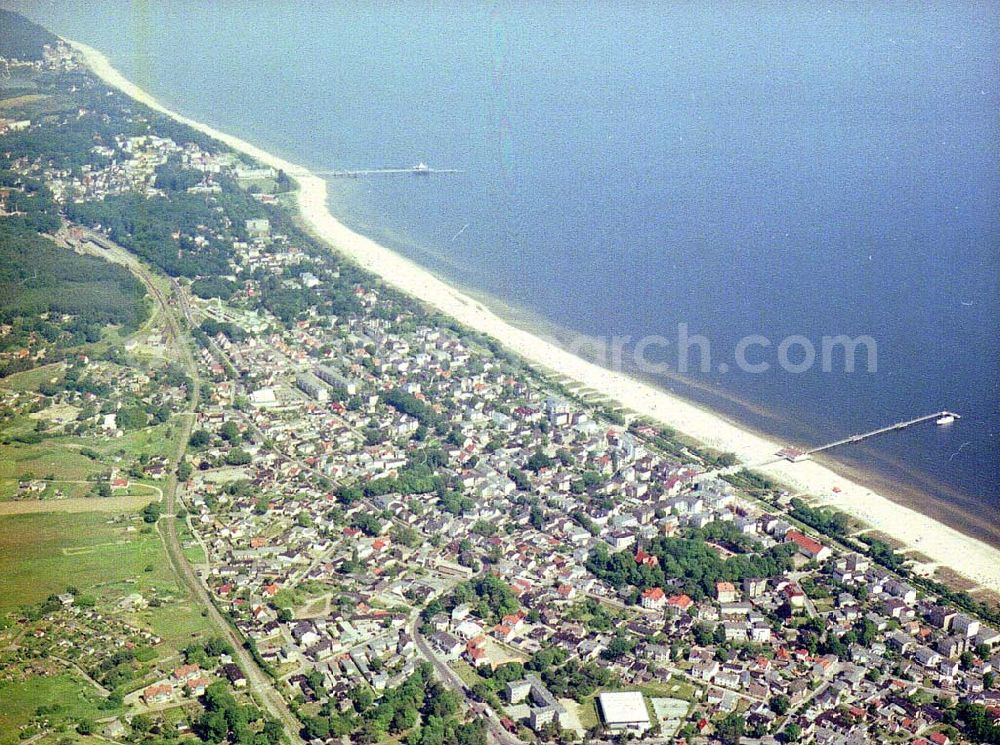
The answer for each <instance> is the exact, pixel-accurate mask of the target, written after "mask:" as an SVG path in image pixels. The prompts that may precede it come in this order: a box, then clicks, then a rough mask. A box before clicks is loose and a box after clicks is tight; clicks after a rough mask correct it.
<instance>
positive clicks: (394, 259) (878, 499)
mask: <svg viewBox="0 0 1000 745" xmlns="http://www.w3.org/2000/svg"><path fill="white" fill-rule="evenodd" d="M66 41H67V43H69V44H71V45H72V46H73V47H74V48H75V49H76V50H77V51H79V52H80V53H81V54H82V55H83V56H84V58H85V60H86V62H87V65H88V66H89V67H90V69H91V71H93V73H94V74H95V75H97V76H98V77H99V78H100V79H101V80H103V81H104V82H105V83H106V84H107V85H108V86H110V87H112V88H116V89H118V90H120V91H121V92H122V93H124V94H125V95H127V96H129V97H131V98H133V99H135V100H137V101H139V102H140V103H143V104H145V105H146V106H148V107H149V108H151V109H154V110H156V111H158V112H160V113H162V114H165V115H167V116H170V117H172V118H173V119H175V120H177V121H179V122H181V123H183V124H186V125H188V126H190V127H192V128H193V129H196V130H198V131H200V132H202V133H204V134H206V135H208V136H210V137H213V138H215V139H217V140H219V141H220V142H222V143H224V144H225V145H227V146H229V147H231V148H233V149H234V150H237V151H239V152H241V153H243V154H245V155H247V156H249V157H251V158H254V159H256V160H258V161H260V162H262V163H265V164H267V165H269V166H271V167H273V168H276V169H280V170H283V171H285V173H287V174H288V176H290V177H291V178H293V179H294V180H295V181H296V182H297V184H298V187H299V188H298V191H297V193H296V201H297V204H298V210H299V216H300V217H301V218H302V220H303V221H304V222H305V223H306V224H307V225H308V226H309V228H310V229H311V231H312V232H313V233H314V234H315V235H316V236H317V237H318V238H319V239H320V240H322V241H323V242H324V243H326V244H327V245H328V246H329V247H330V248H331V249H332V250H334V251H336V252H338V253H340V254H341V255H343V256H344V257H345V258H347V259H349V260H351V261H353V262H354V263H356V264H357V265H359V266H360V267H362V268H364V269H365V270H367V271H369V272H371V273H372V274H374V275H377V276H379V277H380V278H381V279H382V280H383V281H385V282H386V283H387V284H389V285H392V286H393V287H395V288H396V289H398V290H400V291H402V292H404V293H406V294H409V295H411V296H413V297H415V298H416V299H418V300H420V301H422V302H424V303H426V304H427V305H429V306H430V307H432V308H434V309H435V310H437V311H439V312H441V313H444V314H445V315H448V316H451V317H452V318H454V319H455V320H457V321H458V322H459V323H461V324H463V325H464V326H467V327H468V328H470V329H473V330H475V331H478V332H480V333H484V334H486V335H488V336H491V337H493V338H495V339H497V340H501V343H502V344H503V345H504V346H505V347H506V348H508V349H509V350H510V351H512V352H513V353H515V354H517V355H519V356H520V357H522V358H523V359H525V360H526V361H527V362H528V363H529V364H532V365H534V366H536V367H539V368H540V369H542V370H548V371H552V372H554V373H556V374H558V375H561V376H564V377H566V378H570V379H572V380H574V381H575V382H576V383H578V384H579V385H581V386H583V387H586V388H592V389H595V390H597V391H599V392H600V393H601V394H603V395H604V396H606V397H607V398H608V399H611V400H613V401H615V402H617V403H618V404H620V405H621V406H623V407H625V408H627V409H631V410H633V411H635V412H639V413H641V414H642V415H644V416H647V417H649V418H651V419H654V420H656V421H657V422H660V423H662V424H664V425H666V426H669V427H671V428H673V429H675V430H677V431H678V432H680V433H683V434H685V435H687V436H689V437H691V438H693V439H695V440H698V441H700V442H702V443H704V444H705V445H706V446H708V447H711V448H714V449H717V450H722V451H730V452H733V453H735V454H736V456H737V457H738V458H739V460H740V461H741V462H742V463H747V464H755V463H761V462H766V461H770V460H773V459H774V454H775V452H776V451H777V450H778V449H779V448H780V447H781V445H780V444H779V443H778V442H775V441H773V440H770V439H768V438H767V437H765V436H762V435H760V434H757V433H755V432H752V431H749V430H747V429H744V428H742V427H740V426H738V425H736V424H734V423H732V422H730V421H729V420H728V419H727V418H725V417H724V416H721V415H717V414H715V413H713V412H710V411H708V410H705V409H702V408H701V407H699V406H698V405H695V404H693V403H690V402H688V401H686V400H683V399H681V398H679V397H677V396H675V395H673V394H671V393H669V392H667V391H665V390H662V389H660V388H656V387H653V386H652V385H650V384H648V383H644V382H641V381H640V380H638V379H635V378H631V377H629V376H627V375H626V374H624V373H620V372H614V371H611V370H608V369H605V368H603V367H599V366H598V365H596V364H593V363H590V362H587V361H586V360H584V359H582V358H580V357H577V356H575V355H573V354H572V353H570V352H568V351H566V350H564V349H562V348H560V347H558V346H556V345H555V344H553V343H551V342H549V341H547V340H545V339H543V338H540V337H539V336H537V335H535V334H533V333H531V332H529V331H526V330H525V329H523V328H520V327H518V326H516V325H513V324H511V323H510V322H508V321H506V320H504V319H503V318H501V317H500V316H499V315H497V314H496V313H494V312H493V311H491V310H489V309H488V308H487V307H486V306H484V305H483V304H482V303H481V302H480V301H478V300H475V299H474V298H472V297H469V296H468V295H466V294H464V293H462V292H460V291H459V290H457V289H455V288H454V287H452V286H451V285H449V284H447V283H445V282H444V281H442V280H441V279H439V278H437V277H436V276H435V275H433V274H432V273H430V272H429V271H428V270H426V269H424V268H422V267H420V266H419V265H417V264H415V263H414V262H412V261H410V260H409V259H407V258H405V257H403V256H401V255H399V254H396V253H394V252H392V251H390V250H389V249H387V248H385V247H384V246H382V245H380V244H378V243H376V242H375V241H373V240H372V239H370V238H367V237H365V236H363V235H359V234H358V233H355V232H354V231H352V230H351V229H350V228H348V227H347V226H345V225H344V224H343V223H341V222H340V221H338V220H337V219H336V218H335V217H334V216H333V215H332V214H331V213H330V212H329V209H328V208H327V183H326V181H325V180H324V179H322V178H320V177H318V176H315V175H313V174H312V173H311V172H310V171H308V170H307V169H305V168H303V167H301V166H297V165H295V164H293V163H290V162H289V161H286V160H284V159H282V158H279V157H277V156H275V155H272V154H270V153H268V152H266V151H264V150H262V149H261V148H259V147H257V146H255V145H252V144H250V143H248V142H246V141H244V140H241V139H239V138H237V137H234V136H232V135H228V134H226V133H224V132H220V131H218V130H216V129H214V128H213V127H210V126H208V125H205V124H202V123H200V122H197V121H194V120H192V119H189V118H187V117H185V116H183V115H181V114H178V113H176V112H174V111H171V110H169V109H167V108H166V107H164V106H163V105H161V104H160V103H159V102H158V101H157V100H156V99H155V98H154V97H153V96H151V95H150V94H149V93H147V92H146V91H144V90H143V89H141V88H140V87H139V86H137V85H135V84H134V83H132V82H131V81H129V80H127V79H126V78H125V77H124V76H122V75H121V73H119V72H118V71H117V70H116V69H115V68H114V67H113V66H112V64H111V62H110V61H109V60H108V59H107V57H105V56H104V55H103V54H102V53H101V52H99V51H97V50H95V49H93V48H91V47H89V46H87V45H85V44H81V43H78V42H74V41H71V40H68V39H67V40H66ZM754 470H757V471H759V472H761V473H763V474H766V475H767V476H769V477H771V478H773V479H774V480H776V481H779V482H781V483H782V484H783V485H785V486H786V487H787V488H788V489H790V490H791V491H792V493H803V494H805V495H809V496H811V497H814V498H815V499H816V500H817V501H818V502H820V503H822V504H823V505H827V506H830V507H834V508H836V509H839V510H841V511H843V512H845V513H847V514H848V515H850V516H851V517H853V518H855V519H856V520H858V521H859V522H861V523H864V524H865V525H866V526H868V527H869V528H871V529H872V530H874V531H877V532H879V533H884V534H886V535H889V536H891V537H892V538H893V539H895V540H897V541H899V542H900V543H902V544H904V546H905V548H906V549H912V550H913V551H916V552H918V553H920V554H922V555H923V556H926V557H927V558H928V559H929V560H930V562H932V564H933V565H940V566H942V567H948V568H949V569H951V570H952V571H953V572H955V573H957V574H960V575H961V576H962V577H965V578H966V579H968V580H970V581H971V582H973V583H975V584H976V585H979V586H981V587H982V588H984V589H988V590H990V591H993V592H996V593H1000V570H998V569H997V567H1000V550H998V549H996V548H994V547H992V546H989V545H988V544H986V543H984V542H983V541H980V540H978V539H976V538H973V537H971V536H968V535H965V534H963V533H961V532H959V531H958V530H956V529H954V528H951V527H949V526H947V525H944V524H942V523H940V522H938V521H936V520H934V519H932V518H930V517H928V516H927V515H924V514H922V513H920V512H917V511H916V510H914V509H912V508H910V507H907V506H904V505H902V504H899V503H897V502H895V501H893V500H891V499H889V498H888V497H884V496H882V495H879V494H877V493H875V492H874V491H873V490H871V489H869V488H868V487H866V486H864V485H862V484H858V483H856V482H854V481H851V480H849V479H848V478H846V477H844V476H841V475H838V474H837V473H835V472H834V471H833V470H831V469H830V468H828V467H826V466H824V465H822V464H820V463H818V462H816V461H805V462H801V463H794V464H793V463H789V462H787V461H781V462H776V463H771V464H769V465H766V466H754ZM834 488H836V489H838V490H839V491H838V492H834V491H833V490H834ZM923 566H926V565H923Z"/></svg>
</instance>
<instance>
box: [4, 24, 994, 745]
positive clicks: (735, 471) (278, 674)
mask: <svg viewBox="0 0 1000 745" xmlns="http://www.w3.org/2000/svg"><path fill="white" fill-rule="evenodd" d="M11 17H12V16H11ZM0 52H3V48H2V47H0ZM4 56H5V59H4V60H3V62H4V64H5V66H6V68H7V69H8V70H10V71H12V73H13V76H14V77H13V79H14V80H16V81H20V83H18V85H16V86H12V84H11V83H10V82H9V81H6V82H0V155H2V158H0V175H2V176H3V179H2V184H0V223H5V222H6V223H8V224H9V226H10V227H9V228H6V227H5V229H9V230H11V231H14V230H15V227H16V229H17V230H19V231H22V232H23V231H25V230H27V229H29V228H30V232H31V233H32V239H37V238H38V236H42V237H43V239H44V240H45V241H47V242H48V243H50V244H51V250H53V251H56V250H58V251H61V252H64V253H65V255H66V256H72V257H77V258H82V257H86V259H87V260H88V261H96V262H98V263H106V264H107V265H108V266H113V267H115V268H116V270H117V271H119V272H121V273H122V274H123V275H125V274H126V272H127V274H128V276H124V277H117V278H116V279H115V281H116V282H118V283H119V285H120V286H121V287H123V288H125V289H123V290H122V297H123V298H132V296H133V295H134V294H135V293H137V292H138V293H142V294H144V295H145V299H144V300H142V302H141V303H139V305H141V306H142V307H141V308H140V309H137V310H136V311H135V312H134V313H133V314H132V315H130V316H129V318H128V319H120V320H118V321H117V322H105V321H104V320H103V317H101V319H102V320H90V321H88V324H87V326H86V327H85V328H84V327H83V326H81V324H80V323H79V320H80V317H81V316H82V315H83V314H82V313H81V312H69V310H68V309H67V308H56V307H53V309H51V310H47V311H46V313H45V314H44V317H43V318H42V319H41V321H42V322H43V323H42V324H37V325H32V324H29V323H28V322H27V320H26V314H25V312H23V311H18V309H17V308H12V309H11V310H9V311H8V310H7V309H6V308H5V311H4V312H5V315H4V317H3V319H2V325H0V363H2V364H3V365H4V368H3V369H4V371H5V374H4V377H3V378H0V404H2V409H0V428H2V431H0V434H2V440H3V442H2V448H3V450H2V451H0V459H2V460H3V461H4V463H5V464H7V463H9V464H10V465H9V466H8V465H4V469H3V472H2V475H3V479H4V486H3V492H2V495H0V507H6V506H9V507H10V510H9V512H8V511H4V510H0V536H3V537H2V538H0V541H2V545H3V546H4V548H3V550H2V553H3V554H4V555H5V556H7V558H4V559H3V564H4V572H5V576H9V577H12V578H17V582H19V583H23V585H24V587H31V591H32V592H36V591H37V593H38V599H37V601H34V600H33V601H32V602H15V601H16V600H17V598H16V597H8V598H6V600H5V603H4V605H3V606H2V607H0V614H3V622H2V623H0V709H4V708H5V704H4V701H5V700H7V701H8V702H13V701H15V700H16V701H17V702H18V703H17V706H14V705H13V703H12V704H11V705H10V706H9V708H8V711H7V712H3V713H0V743H2V744H3V745H6V743H8V742H9V743H15V742H25V743H34V742H44V743H57V742H58V743H62V742H74V741H81V742H94V743H96V742H97V741H98V740H100V741H102V742H122V743H124V742H136V743H138V742H156V743H160V742H187V743H195V742H210V743H220V742H230V743H254V744H255V745H277V743H280V742H308V743H310V745H325V744H327V743H330V744H332V743H348V742H363V743H374V742H394V743H398V742H404V741H405V742H406V743H407V744H408V745H437V744H439V743H460V744H462V745H473V743H475V744H477V745H479V744H481V743H487V742H489V743H500V744H501V745H516V744H517V743H530V742H571V741H580V742H625V741H628V740H636V741H646V742H656V743H689V744H692V745H693V744H694V743H717V742H721V743H727V744H730V745H735V744H737V743H739V744H743V745H752V744H753V743H778V742H802V743H819V744H820V745H840V744H845V745H846V744H853V743H868V742H885V743H914V744H918V743H919V744H921V745H922V744H923V743H934V745H948V744H949V743H976V742H998V741H1000V740H998V737H1000V686H998V685H997V679H996V674H995V670H994V668H995V667H997V666H1000V630H998V629H1000V610H998V608H997V605H996V603H995V600H994V599H990V598H985V599H984V598H982V597H981V596H977V595H975V594H974V593H969V592H965V591H963V590H962V589H961V588H959V589H955V588H953V587H951V586H950V585H949V584H947V583H946V582H944V581H942V579H941V578H938V577H933V576H927V574H926V573H925V572H914V571H912V569H913V567H912V562H911V561H910V560H909V559H908V558H907V556H906V555H905V554H903V553H900V552H897V551H895V550H894V548H893V546H892V544H891V539H890V537H889V536H882V535H877V534H872V533H871V532H870V531H866V530H865V528H864V526H861V525H858V524H856V523H855V522H854V521H853V520H851V519H849V518H847V516H846V515H844V514H842V513H838V512H836V511H834V510H831V509H828V508H824V507H820V506H817V505H816V504H814V503H812V502H811V501H810V499H809V498H808V496H807V495H803V494H792V493H789V492H788V491H787V490H786V489H785V488H783V487H782V485H781V484H778V483H774V482H772V481H771V480H769V479H767V478H765V477H763V476H760V475H759V474H756V473H754V472H752V471H749V470H745V469H741V468H740V467H739V464H738V463H736V460H735V458H734V457H733V456H732V454H730V453H725V452H718V451H715V450H712V449H709V448H706V447H704V446H701V445H700V444H699V443H697V442H694V441H692V440H689V439H687V438H685V437H684V436H683V435H681V434H679V433H676V432H674V431H672V430H670V429H668V428H665V427H663V426H661V425H658V424H657V423H656V422H655V421H653V420H651V419H650V418H648V417H645V416H644V415H643V412H635V411H628V410H625V409H623V408H621V407H619V406H617V405H615V404H614V403H613V402H610V401H609V400H607V399H605V398H603V397H602V396H601V395H600V394H599V393H598V392H596V391H590V390H587V389H584V388H582V387H580V386H577V385H574V384H573V383H572V381H569V380H565V379H563V378H561V377H559V376H557V375H554V374H552V373H550V372H548V371H546V370H544V369H540V368H538V367H536V366H532V365H529V364H527V363H526V362H525V361H523V360H521V359H520V358H518V357H516V356H515V355H513V354H511V353H509V352H508V351H507V350H506V349H505V348H504V347H503V346H502V345H501V344H500V343H498V342H497V341H495V340H493V339H491V338H489V337H486V336H484V335H481V334H477V333H475V332H472V331H470V330H469V329H466V328H463V327H462V326H460V325H459V324H457V323H455V322H453V321H450V320H449V319H448V318H446V317H443V316H441V315H440V314H437V313H434V312H432V311H430V310H429V309H427V308H425V307H424V306H422V305H421V304H419V303H418V302H417V301H415V300H413V299H412V298H409V297H407V296H405V295H403V294H401V293H400V292H398V291H396V290H394V289H392V288H391V287H389V286H387V285H386V284H385V283H383V282H381V281H379V280H378V279H377V278H375V277H373V276H371V275H369V274H367V273H366V272H364V271H362V270H360V269H359V268H357V267H356V266H354V265H352V264H351V263H349V262H348V261H345V260H344V259H342V258H341V257H340V256H338V255H337V254H336V253H333V252H331V251H329V250H328V249H327V248H326V247H325V246H324V245H322V244H321V243H320V242H318V241H317V240H316V239H315V238H313V237H312V236H311V235H310V234H309V233H308V232H307V231H306V230H304V229H303V228H302V226H301V225H300V224H298V223H297V222H296V221H295V219H294V217H293V214H294V207H293V200H294V189H295V186H294V182H293V180H292V179H291V178H290V177H289V176H288V175H287V174H286V173H284V172H282V171H280V170H278V169H274V168H271V167H268V166H265V165H261V164H259V163H256V162H252V161H251V160H250V159H248V158H247V157H245V156H242V155H239V154H237V153H235V152H233V151H231V150H230V149H228V148H226V147H225V146H223V145H221V144H220V143H218V142H215V141H213V140H211V139H210V138H206V137H204V136H203V135H201V134H199V133H195V132H193V131H192V130H188V129H187V128H185V127H184V126H183V125H180V124H177V123H174V122H169V120H167V119H166V118H165V117H162V116H160V115H154V114H152V113H151V112H150V111H148V110H146V109H145V108H144V107H142V106H141V105H139V104H136V103H134V102H132V101H130V100H129V99H127V98H126V97H125V96H123V95H122V94H121V93H118V92H116V91H113V90H111V89H108V88H105V87H104V85H103V84H102V83H101V82H100V81H99V80H98V79H97V78H96V77H94V76H93V75H91V74H90V73H88V72H87V71H86V69H85V66H84V65H83V64H82V63H81V59H80V57H79V54H78V53H77V52H75V51H74V50H73V49H72V48H71V47H69V46H68V45H66V44H64V43H62V42H61V41H58V40H55V39H54V38H52V39H48V40H45V41H44V43H40V44H39V53H38V55H37V59H31V58H27V59H20V58H17V57H13V56H8V55H4ZM29 84H30V85H29ZM18 86H20V88H23V89H30V90H32V91H35V92H34V93H31V94H24V93H21V94H20V95H21V96H22V98H21V100H20V101H15V103H12V104H9V105H5V100H4V99H6V100H10V99H15V98H16V97H17V95H18V94H16V93H11V92H9V91H7V90H6V89H7V88H9V87H18ZM25 99H27V100H25ZM55 142H59V143H62V145H60V146H59V147H58V149H54V150H53V149H45V148H44V147H42V145H46V144H47V145H48V146H49V147H50V148H55V146H54V145H53V144H52V143H55ZM81 143H82V144H81ZM15 221H21V222H18V223H16V226H15ZM25 225H27V226H28V228H25ZM9 235H10V236H14V233H13V232H12V233H10V234H9ZM9 239H10V241H11V243H13V241H14V238H13V237H10V238H9ZM18 240H20V238H18ZM25 271H27V268H26V269H25ZM129 277H134V280H129ZM108 281H109V282H110V281H111V280H108ZM127 281H134V283H135V287H134V288H133V287H132V286H131V285H127ZM55 294H58V292H57V293H55ZM133 300H134V298H133ZM137 302H138V301H137ZM121 305H122V307H123V308H124V307H126V305H127V304H126V302H125V301H124V300H123V301H122V304H121ZM140 311H141V312H140ZM19 313H20V314H19ZM95 318H97V317H96V316H95ZM95 329H96V330H95ZM5 337H6V338H5ZM15 342H16V343H15ZM39 371H41V372H40V373H39ZM11 381H14V382H11ZM68 506H72V510H71V511H70V512H63V513H62V517H66V516H69V517H70V518H72V517H73V515H81V514H83V515H89V516H91V517H90V518H82V517H81V518H79V519H80V520H81V521H85V520H91V518H93V519H92V522H91V523H87V524H89V525H92V527H91V530H92V531H93V533H94V535H95V536H98V538H95V539H94V541H92V542H88V541H87V540H86V537H85V536H79V537H77V538H74V541H79V545H77V543H74V542H72V541H69V542H66V541H65V540H64V539H63V538H60V537H59V535H54V536H47V537H46V540H47V541H50V542H51V545H52V547H53V551H54V552H61V553H60V555H61V556H62V560H64V561H65V563H64V564H62V565H60V566H64V567H65V568H66V571H67V572H68V573H66V574H65V576H63V575H59V576H54V575H53V574H51V573H50V574H44V572H49V571H50V570H51V567H50V566H49V561H48V559H46V558H43V559H40V560H39V561H37V562H34V563H32V564H31V566H25V564H26V563H28V562H27V560H23V561H22V560H21V558H20V557H19V556H18V555H16V553H17V551H18V550H20V549H15V548H13V547H14V546H21V543H19V542H18V541H23V540H24V534H25V532H26V531H28V528H26V527H24V525H23V524H21V527H18V524H17V523H15V522H14V521H18V520H22V521H23V520H41V519H49V518H43V517H42V516H44V515H51V514H53V513H60V511H61V510H63V509H65V508H68ZM47 510H52V513H50V512H48V511H47ZM91 510H93V511H91ZM4 522H7V523H8V525H7V526H4ZM64 522H65V521H60V522H59V523H58V524H59V525H64ZM80 524H83V522H81V523H80ZM61 529H63V530H67V531H68V530H72V527H71V526H66V525H64V527H63V528H61ZM51 530H52V531H55V528H54V527H53V528H51ZM98 539H99V541H98ZM60 541H64V542H63V543H60ZM8 546H10V547H11V548H10V549H9V550H8V548H7V547H8ZM109 546H110V547H112V548H113V550H114V551H121V552H122V554H121V556H127V557H128V558H126V559H125V560H122V559H121V557H120V556H119V554H116V553H113V552H111V553H108V554H107V556H108V557H110V562H111V564H113V565H114V566H118V567H120V568H119V569H109V568H107V566H101V567H98V566H94V567H85V566H84V565H86V564H87V563H88V562H89V561H91V559H90V558H89V557H96V556H101V555H103V554H100V553H98V552H99V551H100V550H103V549H101V548H100V547H109ZM133 554H134V555H133ZM116 557H118V558H116ZM19 562H20V563H19ZM116 562H117V563H116ZM130 562H131V563H130ZM74 563H76V569H77V571H78V572H79V574H76V573H74V570H73V566H74ZM133 565H134V566H133ZM133 569H134V571H133ZM119 571H121V572H124V574H122V575H121V576H118V575H117V574H116V572H119ZM33 573H34V574H33ZM112 575H114V576H112ZM35 585H37V589H36V588H35V587H34V586H35ZM0 586H2V585H0ZM15 592H16V591H15V590H14V589H13V587H12V589H11V590H10V591H9V592H7V593H4V594H5V595H8V596H11V595H14V594H15ZM39 681H43V682H44V681H49V682H50V683H51V682H54V681H58V682H59V685H58V686H55V685H53V686H47V687H41V686H43V683H40V682H39ZM42 690H44V691H46V692H47V693H46V694H44V695H48V694H49V693H52V695H56V696H58V697H59V699H58V700H47V699H44V698H41V697H39V696H40V695H41V694H38V693H37V692H38V691H42ZM25 702H27V703H25Z"/></svg>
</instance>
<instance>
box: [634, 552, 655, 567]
mask: <svg viewBox="0 0 1000 745" xmlns="http://www.w3.org/2000/svg"><path fill="white" fill-rule="evenodd" d="M635 563H636V564H642V565H643V566H647V567H655V566H659V564H660V560H659V559H657V558H656V557H655V556H652V555H650V554H647V553H646V552H645V551H643V550H642V549H641V548H640V549H639V550H638V551H636V552H635Z"/></svg>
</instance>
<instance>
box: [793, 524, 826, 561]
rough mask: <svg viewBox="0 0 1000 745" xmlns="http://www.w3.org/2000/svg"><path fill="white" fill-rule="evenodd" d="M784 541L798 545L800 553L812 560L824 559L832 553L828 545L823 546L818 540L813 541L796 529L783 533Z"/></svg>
mask: <svg viewBox="0 0 1000 745" xmlns="http://www.w3.org/2000/svg"><path fill="white" fill-rule="evenodd" d="M785 541H786V542H789V541H790V542H792V543H794V544H795V545H796V546H797V547H798V549H799V553H800V554H802V555H803V556H807V557H809V558H810V559H813V560H814V561H824V560H825V559H827V558H829V556H830V554H831V553H832V552H831V551H830V549H829V547H827V546H824V545H823V544H822V543H820V542H819V541H814V540H813V539H812V538H810V537H809V536H807V535H803V534H802V533H800V532H799V531H797V530H789V531H788V533H786V534H785Z"/></svg>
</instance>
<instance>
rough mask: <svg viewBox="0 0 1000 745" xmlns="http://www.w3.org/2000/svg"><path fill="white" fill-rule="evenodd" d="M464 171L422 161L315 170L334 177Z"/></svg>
mask: <svg viewBox="0 0 1000 745" xmlns="http://www.w3.org/2000/svg"><path fill="white" fill-rule="evenodd" d="M456 173H464V171H461V170H459V169H458V168H431V167H429V166H427V165H424V164H423V163H420V164H418V165H415V166H411V167H410V168H367V169H362V170H358V171H313V174H314V175H316V176H332V177H334V178H359V177H361V176H406V175H410V176H441V175H449V174H456Z"/></svg>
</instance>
